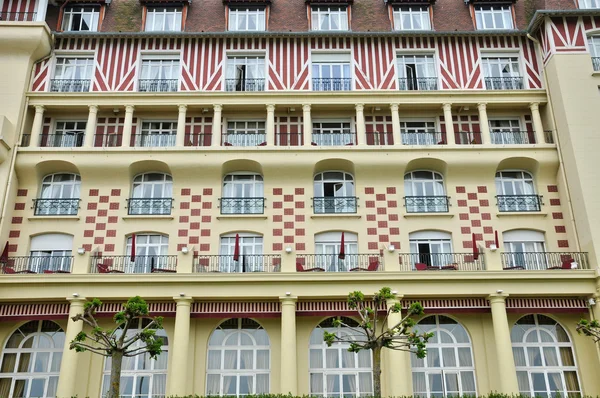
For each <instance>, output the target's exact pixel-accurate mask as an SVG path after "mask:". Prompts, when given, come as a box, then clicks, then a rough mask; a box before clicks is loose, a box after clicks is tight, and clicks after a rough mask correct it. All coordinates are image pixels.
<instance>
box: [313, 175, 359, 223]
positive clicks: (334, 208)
mask: <svg viewBox="0 0 600 398" xmlns="http://www.w3.org/2000/svg"><path fill="white" fill-rule="evenodd" d="M314 189H315V197H314V198H313V209H314V212H315V213H316V214H319V213H356V196H355V191H354V178H353V177H352V175H351V174H349V173H344V172H342V171H326V172H324V173H319V174H317V175H316V176H315V179H314Z"/></svg>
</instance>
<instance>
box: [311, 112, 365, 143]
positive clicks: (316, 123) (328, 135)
mask: <svg viewBox="0 0 600 398" xmlns="http://www.w3.org/2000/svg"><path fill="white" fill-rule="evenodd" d="M352 124H353V123H352V120H348V119H346V120H342V119H340V120H318V119H317V120H313V124H312V139H313V142H314V143H315V144H317V146H345V145H350V144H352V145H356V134H355V133H354V132H353V131H352Z"/></svg>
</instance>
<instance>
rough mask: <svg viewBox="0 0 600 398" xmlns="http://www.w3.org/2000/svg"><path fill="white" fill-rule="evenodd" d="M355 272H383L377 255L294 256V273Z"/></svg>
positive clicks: (381, 263) (381, 261) (381, 262)
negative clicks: (341, 257) (342, 256)
mask: <svg viewBox="0 0 600 398" xmlns="http://www.w3.org/2000/svg"><path fill="white" fill-rule="evenodd" d="M312 271H315V272H356V271H368V272H375V271H383V260H382V258H381V257H380V255H379V254H373V253H370V254H346V255H345V256H344V258H343V259H340V258H339V254H299V255H297V256H296V272H312Z"/></svg>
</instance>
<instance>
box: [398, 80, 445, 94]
mask: <svg viewBox="0 0 600 398" xmlns="http://www.w3.org/2000/svg"><path fill="white" fill-rule="evenodd" d="M398 88H399V89H400V90H423V91H431V90H437V89H438V78H437V77H416V78H406V77H401V78H398Z"/></svg>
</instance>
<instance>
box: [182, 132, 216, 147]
mask: <svg viewBox="0 0 600 398" xmlns="http://www.w3.org/2000/svg"><path fill="white" fill-rule="evenodd" d="M184 145H185V146H193V147H205V146H211V145H212V134H207V133H199V134H188V133H186V134H185V141H184Z"/></svg>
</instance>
